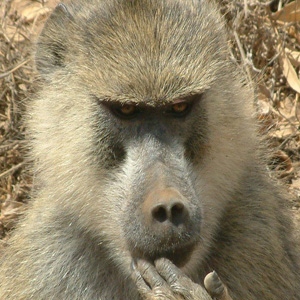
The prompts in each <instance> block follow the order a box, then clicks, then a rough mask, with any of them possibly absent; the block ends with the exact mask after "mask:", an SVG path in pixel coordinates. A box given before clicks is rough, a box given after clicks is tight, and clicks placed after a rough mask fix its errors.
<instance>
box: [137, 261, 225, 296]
mask: <svg viewBox="0 0 300 300" xmlns="http://www.w3.org/2000/svg"><path fill="white" fill-rule="evenodd" d="M210 274H212V273H210ZM210 274H209V275H208V276H207V278H206V285H207V286H208V287H209V288H210V290H209V292H212V293H213V296H214V298H212V297H211V296H210V295H209V294H208V293H207V291H206V290H205V288H203V287H202V286H200V285H198V284H196V283H194V282H193V281H192V280H191V279H190V278H188V277H187V276H186V275H185V274H183V273H182V271H181V270H180V269H178V268H177V267H176V266H175V265H174V264H173V263H172V262H170V261H169V260H168V259H165V258H160V259H158V260H156V261H155V266H153V265H152V264H150V263H149V262H147V261H145V260H141V259H140V260H138V261H137V262H136V265H135V266H134V271H133V278H134V280H135V282H136V285H137V288H138V290H139V292H140V293H141V295H142V296H143V298H144V299H145V300H163V299H168V300H212V299H216V300H230V298H224V297H223V294H224V293H223V292H226V290H225V289H224V287H223V284H222V282H221V281H220V279H219V277H218V276H217V274H216V273H214V275H210ZM220 293H221V294H220ZM220 295H221V296H222V297H223V298H220V297H219V296H220Z"/></svg>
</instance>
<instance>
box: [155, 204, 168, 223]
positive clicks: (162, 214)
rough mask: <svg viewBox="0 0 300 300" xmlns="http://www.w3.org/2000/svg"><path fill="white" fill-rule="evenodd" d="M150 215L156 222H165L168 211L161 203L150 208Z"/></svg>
mask: <svg viewBox="0 0 300 300" xmlns="http://www.w3.org/2000/svg"><path fill="white" fill-rule="evenodd" d="M152 216H153V218H154V219H155V220H156V221H158V222H161V223H162V222H165V221H166V220H167V219H168V213H167V210H166V207H165V206H163V205H157V206H155V207H154V208H153V209H152Z"/></svg>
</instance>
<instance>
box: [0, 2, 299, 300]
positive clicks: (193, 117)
mask: <svg viewBox="0 0 300 300" xmlns="http://www.w3.org/2000/svg"><path fill="white" fill-rule="evenodd" d="M228 53H229V52H228V47H227V38H226V30H225V29H224V24H223V21H222V19H221V17H220V16H219V13H218V12H217V8H216V7H215V5H214V4H213V3H212V2H211V1H208V0H203V1H200V0H189V1H188V0H85V1H78V2H77V3H76V2H75V1H74V4H70V5H68V8H67V10H66V9H65V8H64V7H63V6H61V7H60V8H58V9H57V10H56V11H55V13H54V14H53V15H52V17H50V19H49V21H48V22H47V24H46V26H45V29H44V31H43V33H42V34H41V37H40V38H39V40H38V43H37V53H36V63H37V69H38V70H39V72H40V73H41V77H42V78H41V88H40V91H39V92H38V94H37V96H36V97H35V98H34V99H32V100H31V101H30V102H29V103H28V117H27V125H28V130H29V134H30V136H31V141H32V142H31V147H32V156H33V158H34V160H35V173H36V179H35V188H34V191H33V201H32V204H31V206H32V207H31V208H30V209H29V211H28V214H27V215H26V216H25V218H24V220H23V221H22V222H21V224H20V226H19V228H18V229H17V230H16V231H15V234H14V237H13V238H12V239H11V246H10V247H9V248H8V249H7V250H6V251H5V252H4V253H3V254H2V257H1V261H0V299H3V300H4V299H5V300H21V299H24V300H29V299H35V300H51V299H53V300H54V299H57V300H62V299H65V300H68V299H70V300H79V299H80V300H96V299H105V300H111V299H128V300H137V299H140V295H139V292H138V290H137V287H136V284H135V283H134V281H133V280H132V278H131V275H132V269H131V263H132V260H133V259H136V258H139V257H140V256H141V258H143V259H147V260H149V261H150V262H152V261H153V260H155V259H156V258H159V257H161V256H164V253H167V254H166V256H167V257H168V258H170V257H171V258H173V259H174V261H175V262H176V264H177V265H178V266H179V267H180V269H181V270H182V271H183V272H184V273H185V274H186V275H187V276H188V277H190V278H191V279H192V280H193V281H194V282H196V283H199V284H201V285H203V280H204V277H205V275H206V274H207V273H209V272H210V271H212V270H216V271H217V273H218V275H219V276H220V278H221V280H222V281H223V282H224V283H225V284H226V286H227V287H228V291H229V294H230V295H231V297H232V299H234V300H239V299H243V300H253V299H266V300H282V299H289V300H296V299H298V300H299V299H300V296H299V295H300V294H299V289H300V275H299V273H300V269H299V262H298V258H297V257H296V255H297V253H296V252H297V251H296V250H297V249H296V248H295V246H294V244H293V241H292V237H291V227H290V221H289V218H288V217H287V216H286V215H285V207H284V206H285V200H284V199H283V197H282V196H281V193H280V192H279V191H278V188H277V187H276V185H274V183H273V182H271V181H270V179H269V177H268V175H267V174H266V170H265V167H264V162H263V160H262V158H261V157H262V150H261V149H260V148H261V147H260V144H261V140H260V138H259V137H258V135H257V128H256V125H255V121H254V108H253V107H252V105H253V94H252V92H251V90H250V88H249V87H248V86H247V85H246V84H245V83H244V82H243V80H241V78H242V75H241V74H240V73H239V72H238V71H237V70H236V69H237V67H236V66H235V65H234V64H233V63H232V62H231V61H230V60H229V58H228ZM192 95H198V96H199V97H198V98H199V99H198V98H197V100H196V101H195V103H196V104H195V105H194V106H193V107H192V112H191V113H190V114H189V115H188V116H187V117H186V118H185V119H177V118H174V119H173V118H169V119H167V121H166V119H164V118H165V117H164V116H163V115H160V111H163V110H164V109H165V107H169V106H170V105H172V103H174V101H175V100H177V99H187V98H188V97H190V96H192ZM200 95H202V96H200ZM200 98H201V99H200ZM111 103H119V104H118V105H119V106H120V105H121V104H122V103H123V104H124V103H130V104H131V103H135V104H136V105H140V106H141V107H146V111H147V112H149V115H150V117H151V118H150V117H149V119H148V115H147V116H146V117H145V118H146V119H145V121H144V120H143V119H139V121H135V120H122V119H121V120H120V118H118V117H116V116H115V115H114V114H113V113H111V111H110V109H111V106H110V105H112V104H111ZM107 107H108V109H107ZM157 116H159V117H157ZM145 124H146V125H145ZM170 186H171V187H172V188H176V190H177V191H179V195H180V196H178V199H179V198H180V197H181V196H182V195H183V196H182V197H183V198H182V199H184V200H182V203H184V205H185V208H186V209H187V210H188V216H189V221H190V222H191V224H192V225H193V226H192V229H191V231H186V232H185V233H186V236H185V237H184V238H183V237H182V236H179V235H178V236H177V235H176V234H175V235H174V236H175V240H176V241H175V242H170V241H169V240H168V236H165V237H164V236H163V230H160V227H159V226H157V227H156V225H155V226H154V225H153V224H152V223H151V222H152V220H151V217H150V220H149V216H147V217H148V219H147V218H146V217H145V216H144V215H143V214H144V212H143V210H142V209H141V207H142V206H143V201H144V200H145V199H146V198H147V197H148V196H149V195H151V191H154V192H156V191H157V192H158V191H160V190H161V189H166V188H169V187H170ZM165 194H167V193H164V194H163V195H165ZM168 197H169V196H162V198H163V200H164V201H166V202H168V201H169V200H170V199H169V198H168ZM148 199H152V200H150V204H149V205H148V206H147V205H146V206H145V207H147V208H148V207H150V208H149V210H150V211H151V209H152V207H153V205H154V204H153V202H152V201H157V200H153V197H152V196H151V197H150V196H149V197H148ZM178 199H177V200H178ZM178 201H181V200H178ZM180 203H181V202H180ZM149 210H146V212H145V214H147V213H148V211H149ZM147 220H148V221H147ZM198 227H199V230H198V231H196V229H195V228H198ZM155 229H157V231H156V230H155ZM168 229H169V227H168ZM156 232H160V235H159V236H158V233H156ZM190 232H196V234H194V235H192V236H189V234H188V233H190ZM187 236H188V237H187ZM191 240H192V242H193V247H192V250H191V251H190V252H189V253H188V256H187V257H186V258H185V261H184V262H181V261H180V260H181V259H180V255H178V253H177V252H176V251H177V247H179V246H180V249H182V248H184V247H185V242H186V241H187V242H190V241H191ZM168 243H169V244H168ZM158 245H159V247H158ZM168 247H170V248H168ZM172 251H175V252H174V253H175V254H174V255H173V254H171V252H172ZM172 253H173V252H172ZM176 253H177V254H176ZM172 255H173V256H172Z"/></svg>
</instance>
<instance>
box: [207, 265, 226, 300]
mask: <svg viewBox="0 0 300 300" xmlns="http://www.w3.org/2000/svg"><path fill="white" fill-rule="evenodd" d="M204 286H205V288H206V290H207V292H208V293H209V294H210V296H211V297H212V298H214V299H216V300H232V298H231V297H230V296H229V293H228V290H227V288H226V286H225V285H224V283H223V282H222V281H221V279H220V277H219V276H218V274H217V272H215V271H213V272H211V273H209V274H207V275H206V276H205V278H204Z"/></svg>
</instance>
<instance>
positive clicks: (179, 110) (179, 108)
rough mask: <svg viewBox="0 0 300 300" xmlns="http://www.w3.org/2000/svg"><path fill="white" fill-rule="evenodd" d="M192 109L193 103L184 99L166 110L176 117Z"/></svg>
mask: <svg viewBox="0 0 300 300" xmlns="http://www.w3.org/2000/svg"><path fill="white" fill-rule="evenodd" d="M190 109H191V103H190V102H187V101H182V102H178V103H174V104H172V105H171V106H170V107H169V108H168V109H167V110H166V113H167V114H168V115H171V116H174V117H183V116H185V115H186V114H187V113H188V112H189V111H190Z"/></svg>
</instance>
